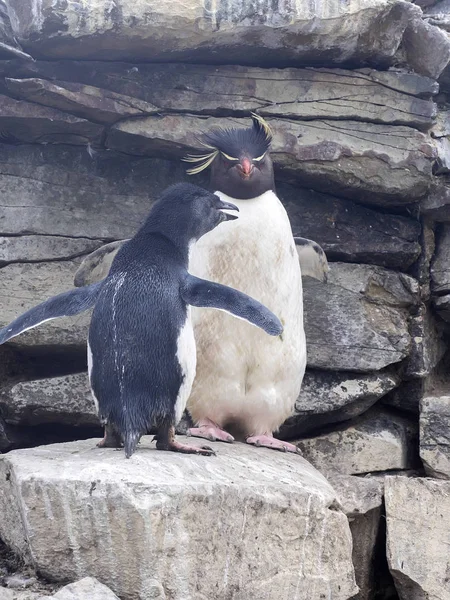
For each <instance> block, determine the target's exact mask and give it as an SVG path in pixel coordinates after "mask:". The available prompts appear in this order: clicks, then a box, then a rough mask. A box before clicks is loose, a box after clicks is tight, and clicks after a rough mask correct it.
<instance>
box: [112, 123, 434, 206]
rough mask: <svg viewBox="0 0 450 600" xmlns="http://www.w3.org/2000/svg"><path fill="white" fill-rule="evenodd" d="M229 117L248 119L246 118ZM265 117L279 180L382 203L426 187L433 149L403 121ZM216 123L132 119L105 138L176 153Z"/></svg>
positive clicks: (115, 144)
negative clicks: (400, 123) (396, 123)
mask: <svg viewBox="0 0 450 600" xmlns="http://www.w3.org/2000/svg"><path fill="white" fill-rule="evenodd" d="M228 123H229V126H233V127H247V126H248V120H247V119H236V118H233V119H229V120H228ZM269 124H270V125H271V126H272V127H273V129H274V132H275V135H274V140H273V143H272V158H273V160H274V164H275V166H276V167H277V173H278V177H279V178H280V179H285V180H287V181H301V183H302V185H303V186H305V187H314V188H315V189H317V190H319V191H324V192H332V193H333V194H338V195H342V196H346V197H349V198H354V199H356V200H358V201H364V202H367V203H371V204H379V205H381V206H396V205H397V206H398V205H402V204H409V203H411V202H415V201H418V200H419V199H420V198H421V197H422V196H424V195H425V194H426V192H427V190H428V188H429V186H430V183H431V166H432V163H433V161H434V159H435V155H436V151H435V149H434V147H433V146H432V145H431V143H430V141H429V139H428V138H427V137H426V136H425V135H424V134H422V133H420V132H418V131H416V130H414V129H411V128H409V127H403V126H395V127H394V126H392V127H393V128H392V129H391V127H390V126H388V125H378V124H373V123H363V124H362V123H358V122H357V121H339V122H338V123H336V122H333V121H327V120H320V121H305V122H298V121H293V120H287V119H283V120H281V119H270V120H269ZM221 125H223V122H222V121H221V120H220V119H216V118H214V117H210V118H206V119H200V118H198V117H192V116H178V115H177V116H166V117H161V118H158V117H145V118H136V119H130V120H125V121H122V122H120V123H118V124H116V125H114V126H113V127H112V128H111V129H110V131H109V134H108V136H107V140H106V144H107V146H108V147H109V148H112V149H121V150H122V151H125V152H127V153H130V154H137V155H149V156H159V155H166V156H169V157H174V158H175V157H178V158H181V156H183V154H186V153H187V152H191V151H192V150H193V149H194V148H196V147H198V141H197V139H196V137H195V136H196V134H198V133H199V132H200V133H203V132H205V133H206V132H207V131H210V130H211V129H215V128H217V127H220V126H221ZM194 132H195V133H194ZM393 137H395V146H392V138H393Z"/></svg>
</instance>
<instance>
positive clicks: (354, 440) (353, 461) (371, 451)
mask: <svg viewBox="0 0 450 600" xmlns="http://www.w3.org/2000/svg"><path fill="white" fill-rule="evenodd" d="M417 433H418V432H417V427H416V426H415V424H414V422H412V421H409V420H408V419H406V418H404V417H400V416H398V415H396V414H393V413H390V412H388V411H385V410H382V409H379V408H372V409H370V410H368V411H367V412H366V413H364V414H363V415H361V416H360V417H358V418H357V419H354V420H353V421H351V422H350V423H349V424H347V423H345V424H342V425H340V426H339V427H338V428H336V429H335V430H334V431H331V432H329V433H323V434H322V435H319V436H317V437H311V438H306V439H302V440H300V441H299V442H298V447H299V449H300V451H301V453H302V455H303V456H304V457H305V458H306V460H308V461H309V462H311V463H312V464H313V465H314V466H315V467H316V468H317V469H319V470H320V471H321V472H323V473H329V472H337V473H341V474H344V475H356V474H360V473H370V472H373V471H387V470H392V469H409V468H413V467H414V466H415V465H416V464H417V459H418V456H417V455H416V452H417V451H416V448H415V445H416V444H417Z"/></svg>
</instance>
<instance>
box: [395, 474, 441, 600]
mask: <svg viewBox="0 0 450 600" xmlns="http://www.w3.org/2000/svg"><path fill="white" fill-rule="evenodd" d="M449 496H450V482H444V481H436V480H434V479H426V478H410V477H386V480H385V503H386V524H387V558H388V564H389V569H390V571H391V573H392V576H393V578H394V581H395V587H396V589H397V592H398V595H399V598H400V600H416V599H417V600H419V599H420V600H422V599H423V600H447V598H449V596H450V580H449V578H448V572H449V568H450V567H449V559H448V539H449V536H450V525H449V524H450V503H449V501H448V499H449Z"/></svg>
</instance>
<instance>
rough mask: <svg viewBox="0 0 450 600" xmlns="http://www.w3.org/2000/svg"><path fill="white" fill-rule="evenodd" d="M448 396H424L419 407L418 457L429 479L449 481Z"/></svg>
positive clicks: (449, 413) (449, 402) (449, 401)
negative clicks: (437, 478)
mask: <svg viewBox="0 0 450 600" xmlns="http://www.w3.org/2000/svg"><path fill="white" fill-rule="evenodd" d="M449 432H450V395H448V394H445V393H442V394H438V393H435V394H429V395H426V396H425V397H424V398H423V400H422V402H421V407H420V457H421V459H422V462H423V464H424V467H425V471H426V472H427V474H428V475H429V476H430V477H439V478H442V479H450V433H449Z"/></svg>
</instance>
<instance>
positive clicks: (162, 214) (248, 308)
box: [0, 183, 283, 458]
mask: <svg viewBox="0 0 450 600" xmlns="http://www.w3.org/2000/svg"><path fill="white" fill-rule="evenodd" d="M226 209H228V210H237V209H236V206H234V205H233V204H231V203H229V202H224V201H222V200H220V198H219V197H218V196H216V195H214V194H211V193H210V192H207V191H206V190H204V189H202V188H199V187H197V186H194V185H191V184H188V183H182V184H178V185H175V186H172V187H171V188H169V189H168V190H166V191H165V192H164V193H163V194H162V196H161V198H160V199H159V200H158V202H156V203H155V204H154V205H153V207H152V210H151V212H150V215H149V216H148V218H147V220H146V221H145V223H144V224H143V225H142V227H141V228H140V230H139V231H138V232H137V233H136V235H135V236H134V238H133V239H132V240H130V241H129V242H128V243H127V244H125V245H124V246H123V247H122V248H121V249H120V251H119V252H118V253H117V256H116V257H115V259H114V262H113V264H112V267H111V270H110V272H109V275H108V276H107V277H106V279H104V280H103V281H101V282H100V283H95V284H93V285H91V286H87V287H83V288H79V289H75V290H71V291H69V292H65V293H63V294H60V295H58V296H55V297H53V298H50V299H49V300H47V301H46V302H44V303H42V304H40V305H39V306H36V307H35V308H32V309H30V310H29V311H27V312H26V313H24V314H23V315H22V316H20V317H18V318H17V319H16V320H15V321H13V322H12V323H11V324H10V325H7V326H6V327H4V328H3V329H0V344H2V343H4V342H6V341H7V340H9V339H10V338H12V337H14V336H16V335H19V334H20V333H22V332H23V331H26V330H27V329H30V328H31V327H36V326H37V325H39V324H40V323H42V322H44V321H48V320H49V319H54V318H56V317H61V316H68V315H76V314H78V313H80V312H82V311H84V310H87V309H88V308H90V307H91V306H94V311H93V313H92V319H91V324H90V328H89V339H88V368H89V381H90V384H91V389H92V394H93V397H94V401H95V403H96V406H97V409H98V413H99V417H100V419H101V421H102V422H103V423H105V425H106V433H105V439H104V440H103V442H101V443H100V445H102V446H114V447H119V446H121V445H122V442H123V444H124V446H125V454H126V457H127V458H129V457H130V456H131V455H132V454H133V452H134V451H135V449H136V446H137V444H138V442H139V439H140V437H141V435H143V434H145V433H147V431H149V430H150V429H152V428H155V429H156V431H157V442H156V447H157V449H159V450H172V451H175V452H185V453H189V454H206V455H210V454H213V451H212V450H211V448H208V447H201V448H199V447H192V446H188V445H186V444H181V443H180V442H177V441H176V440H175V438H174V431H175V425H176V424H177V422H178V421H179V420H180V418H181V415H182V414H183V411H184V409H185V406H186V400H187V398H188V396H189V394H190V391H191V387H192V381H193V379H194V376H195V363H196V348H195V340H194V333H193V329H192V322H191V314H190V312H191V311H190V306H191V305H192V306H197V307H198V306H203V307H209V308H218V309H220V310H221V311H224V312H229V313H231V314H233V315H235V316H237V317H239V318H240V319H242V320H244V321H248V322H249V323H252V324H253V325H256V326H257V327H261V328H262V329H263V330H264V331H265V332H267V333H269V334H270V335H272V336H279V335H281V333H282V331H283V327H282V325H281V323H280V321H279V320H278V319H277V317H276V316H275V315H273V314H272V313H271V312H270V311H269V310H268V309H267V308H265V307H264V306H262V305H261V304H260V303H259V302H256V301H255V300H253V299H252V298H249V297H248V296H246V295H245V294H242V293H241V292H238V291H236V290H233V289H231V288H228V287H226V286H223V285H220V284H217V283H214V282H211V281H205V280H203V279H200V278H198V277H193V276H192V275H190V274H189V273H188V271H187V267H188V258H189V249H190V247H191V246H192V244H193V243H195V242H196V241H197V240H198V239H199V238H200V237H201V236H202V235H204V234H205V233H207V232H208V231H211V230H212V229H214V228H215V227H217V226H218V225H219V224H220V223H223V222H225V221H227V222H228V221H229V222H231V221H232V220H234V219H237V216H236V215H233V214H230V213H227V212H224V210H226Z"/></svg>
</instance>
